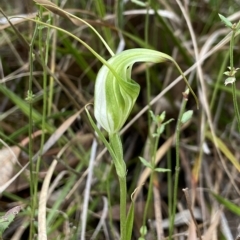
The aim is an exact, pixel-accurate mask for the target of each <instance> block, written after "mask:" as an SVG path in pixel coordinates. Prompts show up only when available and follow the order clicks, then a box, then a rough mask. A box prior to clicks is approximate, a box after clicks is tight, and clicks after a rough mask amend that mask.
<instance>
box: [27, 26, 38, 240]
mask: <svg viewBox="0 0 240 240" xmlns="http://www.w3.org/2000/svg"><path fill="white" fill-rule="evenodd" d="M37 31H38V23H37V24H36V26H35V29H34V32H33V36H32V40H31V43H30V45H29V72H30V76H29V87H28V96H27V99H28V101H29V129H28V135H29V144H28V155H29V161H30V194H31V209H32V211H31V220H32V221H30V233H29V239H32V238H33V235H34V221H33V219H34V218H35V208H36V202H35V197H34V189H35V184H34V183H35V175H34V162H33V159H32V158H33V151H32V149H33V138H32V132H33V123H32V120H33V105H32V104H33V99H32V98H33V93H32V82H33V61H34V54H33V45H34V42H35V39H36V37H37Z"/></svg>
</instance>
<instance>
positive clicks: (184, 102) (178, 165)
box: [169, 91, 187, 239]
mask: <svg viewBox="0 0 240 240" xmlns="http://www.w3.org/2000/svg"><path fill="white" fill-rule="evenodd" d="M185 92H186V91H185ZM186 104H187V98H184V100H183V103H182V107H181V110H180V113H179V117H178V121H177V127H176V167H175V179H174V190H173V191H174V192H173V204H172V215H171V218H170V229H169V239H172V234H173V227H174V220H175V215H176V206H177V192H178V180H179V172H180V157H179V147H180V132H181V125H182V122H181V120H182V116H183V113H184V111H185V108H186Z"/></svg>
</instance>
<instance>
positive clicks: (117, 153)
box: [109, 133, 127, 240]
mask: <svg viewBox="0 0 240 240" xmlns="http://www.w3.org/2000/svg"><path fill="white" fill-rule="evenodd" d="M109 142H110V146H111V148H112V150H113V152H114V157H113V162H114V165H115V168H116V172H117V175H118V180H119V186H120V231H121V240H126V236H127V235H126V234H127V230H126V219H127V214H126V206H127V182H126V164H125V162H124V160H123V148H122V142H121V139H120V135H119V133H114V134H111V135H109Z"/></svg>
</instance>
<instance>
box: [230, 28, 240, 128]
mask: <svg viewBox="0 0 240 240" xmlns="http://www.w3.org/2000/svg"><path fill="white" fill-rule="evenodd" d="M235 34H236V30H235V29H233V33H232V37H231V40H230V49H229V55H230V72H231V71H233V70H234V64H233V47H234V38H235ZM234 77H235V76H234ZM232 95H233V106H234V111H235V115H236V118H237V125H238V131H239V132H240V114H239V109H238V103H237V95H236V84H235V82H233V84H232Z"/></svg>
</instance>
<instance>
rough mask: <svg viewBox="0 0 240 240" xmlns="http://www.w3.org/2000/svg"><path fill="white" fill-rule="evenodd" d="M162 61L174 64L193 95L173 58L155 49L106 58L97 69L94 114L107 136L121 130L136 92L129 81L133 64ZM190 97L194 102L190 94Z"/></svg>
mask: <svg viewBox="0 0 240 240" xmlns="http://www.w3.org/2000/svg"><path fill="white" fill-rule="evenodd" d="M164 61H171V62H173V63H174V64H175V66H176V67H177V68H178V70H179V72H180V73H181V75H182V76H183V78H184V80H185V82H186V84H187V86H188V87H189V89H190V91H191V92H192V93H193V91H192V90H191V87H190V86H189V84H188V82H187V80H186V78H185V77H184V75H183V73H182V71H181V70H180V68H179V66H178V65H177V63H176V62H175V61H174V59H173V58H171V57H170V56H168V55H167V54H164V53H161V52H158V51H155V50H149V49H141V48H139V49H131V50H126V51H123V52H121V53H119V54H117V55H115V56H113V57H112V58H110V59H109V60H108V61H107V64H105V65H103V66H102V68H101V69H100V70H99V72H98V74H97V79H96V84H95V97H94V115H95V118H96V120H97V121H98V122H99V124H100V125H101V126H102V127H103V128H104V129H105V130H106V131H107V132H108V133H109V134H110V135H112V134H114V133H116V132H119V130H120V129H121V128H122V127H123V125H124V123H125V122H126V120H127V118H128V116H129V114H130V112H131V110H132V108H133V106H134V104H135V102H136V99H137V97H138V95H139V92H140V86H139V84H137V83H136V82H135V81H134V80H132V79H131V71H132V66H133V64H134V63H136V62H152V63H160V62H164ZM193 95H194V97H195V99H196V96H195V94H194V93H193ZM196 101H197V99H196Z"/></svg>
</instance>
